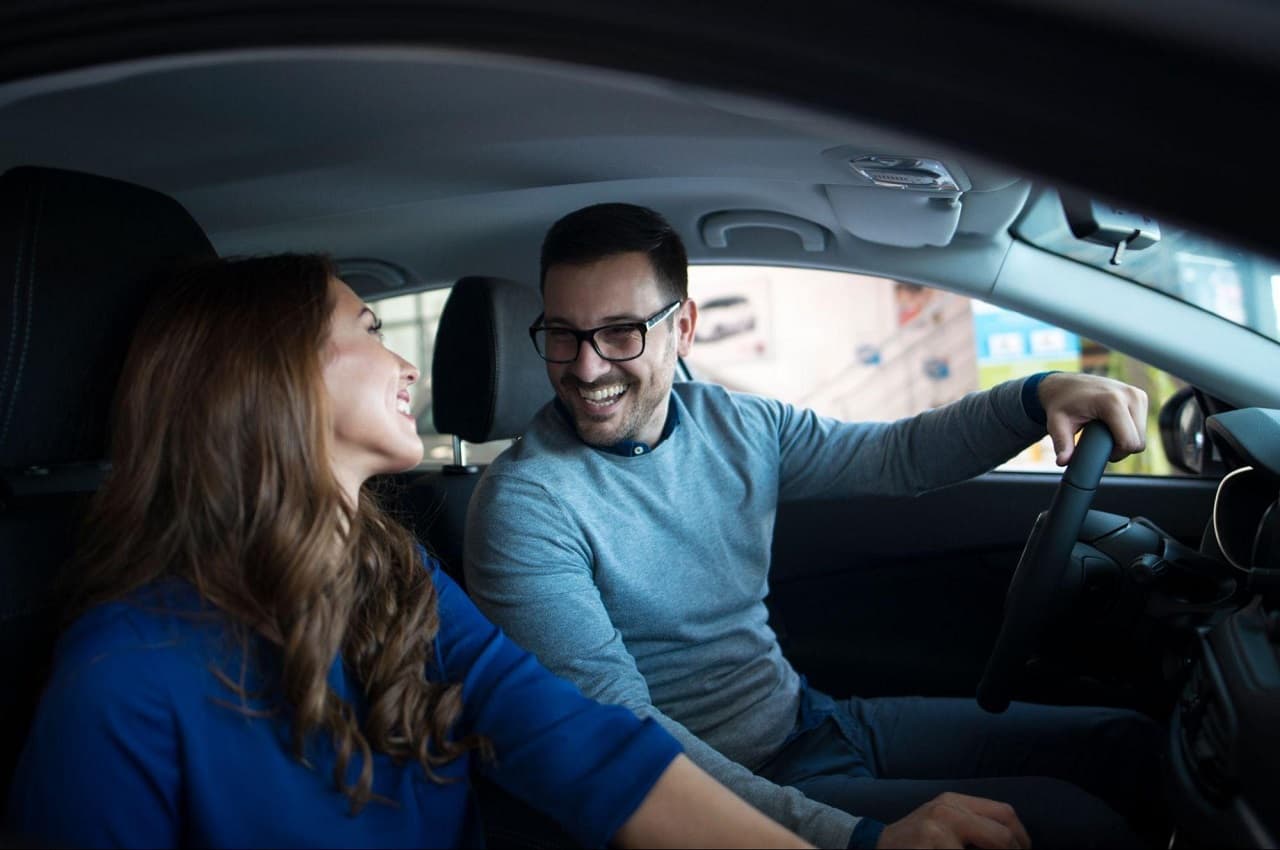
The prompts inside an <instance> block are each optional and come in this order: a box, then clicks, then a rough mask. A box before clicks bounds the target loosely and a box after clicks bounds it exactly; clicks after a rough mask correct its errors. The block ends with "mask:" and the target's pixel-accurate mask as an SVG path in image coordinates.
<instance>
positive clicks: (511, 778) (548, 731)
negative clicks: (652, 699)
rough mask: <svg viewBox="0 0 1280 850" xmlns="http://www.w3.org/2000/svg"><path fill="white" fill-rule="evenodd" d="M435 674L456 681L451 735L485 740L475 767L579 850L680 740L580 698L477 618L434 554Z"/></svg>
mask: <svg viewBox="0 0 1280 850" xmlns="http://www.w3.org/2000/svg"><path fill="white" fill-rule="evenodd" d="M430 564H431V575H432V579H433V581H434V582H435V585H436V589H437V591H438V594H439V609H440V631H439V633H438V635H437V648H438V651H439V658H440V662H441V664H442V665H443V668H444V670H443V675H444V677H445V678H446V679H448V680H451V681H461V682H462V706H463V708H462V717H461V723H460V731H461V732H462V733H463V734H467V733H476V734H479V735H483V736H484V737H486V738H488V739H489V741H490V742H491V743H492V744H493V748H494V754H495V759H494V761H493V762H492V763H490V764H487V765H484V769H485V771H486V772H487V773H488V774H489V775H490V776H491V777H492V778H493V779H494V781H496V782H497V783H498V784H500V785H502V786H503V787H504V788H506V790H508V791H509V792H511V793H512V794H514V795H516V796H517V797H520V798H521V799H523V800H525V801H526V802H528V803H529V804H530V805H532V806H534V807H535V808H537V809H539V810H541V811H543V812H544V813H546V814H547V815H549V816H551V817H552V818H554V819H555V820H557V821H559V822H560V824H562V825H563V826H564V827H565V829H567V830H569V832H570V833H571V834H572V835H573V836H574V837H575V838H576V839H577V840H578V841H580V842H581V843H582V844H583V845H584V846H588V847H596V846H604V845H605V844H606V843H607V842H608V841H609V840H610V839H611V838H612V837H613V834H614V833H615V832H617V830H618V829H619V828H620V827H621V826H622V825H623V824H624V823H625V822H626V820H627V819H628V818H629V817H631V815H632V814H633V813H634V812H635V810H636V809H637V808H639V806H640V803H641V802H643V800H644V798H645V797H646V796H647V795H648V793H649V791H650V790H651V789H652V788H653V786H654V784H655V783H656V782H657V781H658V778H659V777H660V776H661V775H662V773H663V772H664V771H665V770H666V769H667V767H668V766H669V765H670V764H671V762H672V760H674V759H675V757H676V756H677V755H679V754H680V745H679V744H678V743H676V741H675V740H673V739H672V737H671V736H670V735H668V734H667V733H666V732H664V731H663V730H662V728H661V726H659V725H658V724H657V723H655V722H654V721H651V720H650V721H641V720H639V719H638V718H636V717H635V715H634V714H632V713H631V712H629V711H627V710H626V709H623V708H620V707H618V706H611V705H600V704H599V703H597V702H595V701H593V700H590V699H587V698H586V697H584V696H583V695H582V693H581V692H580V691H579V690H578V689H577V688H576V687H574V686H573V685H572V684H570V683H569V682H567V681H565V680H564V679H561V678H559V677H556V676H554V675H552V674H551V673H550V672H549V671H548V670H547V669H546V668H545V667H543V666H542V665H541V664H539V663H538V661H537V659H535V658H534V657H533V656H532V655H530V654H529V653H528V652H525V651H524V650H522V649H521V648H520V647H518V646H517V645H516V644H515V643H513V642H512V641H511V640H509V639H508V638H507V636H506V635H505V634H503V633H502V631H501V630H499V629H498V628H497V627H496V626H495V625H493V623H491V622H490V621H489V620H487V619H485V617H484V616H483V615H482V614H481V613H480V611H479V610H477V608H476V607H475V605H474V604H473V603H472V602H471V600H470V599H468V598H467V596H466V594H464V593H463V592H462V590H461V589H460V588H459V587H458V586H457V585H456V584H455V583H454V582H453V580H452V579H450V578H449V577H448V576H447V575H445V573H444V572H443V571H442V570H441V569H440V567H439V564H438V563H436V562H435V561H434V560H433V561H431V562H430Z"/></svg>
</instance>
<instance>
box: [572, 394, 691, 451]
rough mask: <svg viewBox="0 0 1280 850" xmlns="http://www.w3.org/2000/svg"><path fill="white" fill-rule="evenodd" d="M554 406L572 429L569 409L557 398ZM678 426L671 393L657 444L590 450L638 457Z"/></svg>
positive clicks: (623, 444) (624, 442)
mask: <svg viewBox="0 0 1280 850" xmlns="http://www.w3.org/2000/svg"><path fill="white" fill-rule="evenodd" d="M554 404H555V408H556V410H557V411H559V413H560V417H561V418H562V419H563V420H564V421H565V422H566V423H567V424H568V425H569V427H570V428H573V414H571V413H570V412H569V408H567V407H565V405H564V402H562V401H561V400H560V397H559V396H557V397H556V399H555V402H554ZM678 424H680V413H679V409H678V408H677V405H676V404H675V393H672V394H671V396H670V398H669V399H668V400H667V421H666V422H665V423H663V426H662V434H661V435H659V437H658V442H657V443H654V444H653V445H652V446H651V445H649V444H648V443H642V442H640V441H639V440H622V441H621V442H618V443H614V444H613V445H612V446H592V447H591V448H593V449H599V450H600V451H602V452H608V453H609V454H612V455H619V456H621V457H639V456H640V455H647V454H648V453H649V452H651V451H653V450H654V448H656V447H657V446H658V444H659V443H661V442H662V441H663V440H665V439H666V438H667V437H670V436H671V432H672V431H674V430H675V429H676V425H678ZM573 433H574V436H577V435H578V430H577V429H576V428H573ZM578 439H579V440H581V439H582V438H581V437H578Z"/></svg>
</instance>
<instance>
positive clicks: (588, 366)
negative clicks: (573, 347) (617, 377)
mask: <svg viewBox="0 0 1280 850" xmlns="http://www.w3.org/2000/svg"><path fill="white" fill-rule="evenodd" d="M612 367H613V365H612V364H611V363H610V362H609V361H608V360H605V359H604V358H603V357H601V356H600V355H599V354H597V353H596V348H595V346H594V345H592V344H591V340H588V339H584V340H582V341H581V342H579V343H578V359H576V360H574V361H573V363H572V364H570V369H571V370H572V371H573V376H574V377H575V378H577V379H578V380H579V381H582V382H583V383H588V384H589V383H591V382H592V381H594V380H595V379H596V378H598V377H600V376H601V375H603V374H604V373H605V372H608V371H609V370H610V369H611V368H612Z"/></svg>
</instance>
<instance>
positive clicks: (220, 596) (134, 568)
mask: <svg viewBox="0 0 1280 850" xmlns="http://www.w3.org/2000/svg"><path fill="white" fill-rule="evenodd" d="M379 327H380V323H379V322H378V320H377V318H376V317H375V316H374V314H373V313H372V311H371V310H370V309H369V308H368V307H366V306H365V305H364V304H363V303H361V301H360V299H359V298H358V297H357V296H356V295H355V293H353V292H352V291H351V289H350V288H348V287H347V286H346V285H345V284H343V283H342V282H341V281H339V280H338V279H337V278H336V277H334V275H333V272H332V269H331V266H330V265H329V263H328V262H327V261H326V260H324V259H323V258H320V257H312V256H280V257H271V258H261V259H251V260H239V261H221V262H217V263H210V264H207V265H204V266H201V267H198V268H195V269H192V270H191V271H190V272H188V273H187V274H186V275H185V276H184V277H183V278H182V279H181V280H179V281H177V282H176V285H174V286H173V287H172V288H170V289H168V290H167V291H165V292H164V293H163V294H162V295H161V296H160V297H159V298H158V300H157V301H156V302H155V303H154V304H153V305H152V307H151V308H150V309H149V310H148V312H147V314H146V316H145V317H144V318H143V319H142V321H141V323H140V325H139V328H138V330H137V333H136V336H135V339H134V342H133V346H132V348H131V350H130V353H129V356H128V359H127V361H126V364H125V367H124V372H123V375H122V377H121V384H120V389H119V392H118V398H117V409H116V419H115V430H114V435H113V445H112V469H113V472H112V475H111V477H110V479H109V481H108V482H107V484H106V485H105V486H104V488H103V490H102V491H101V492H100V493H99V494H98V497H97V498H96V500H95V502H94V505H93V507H92V509H91V511H90V516H89V520H88V524H87V532H86V536H85V539H84V541H83V543H82V545H81V547H80V550H79V554H78V556H77V558H76V563H75V564H74V565H73V575H75V576H76V579H77V581H78V591H77V595H76V602H75V605H74V606H73V609H72V610H73V612H74V613H75V614H76V615H77V616H76V619H75V620H74V622H73V623H72V624H71V626H70V627H69V628H68V629H67V631H66V632H65V633H64V635H63V636H62V638H61V640H60V642H59V646H58V650H57V656H56V660H55V669H54V672H53V675H52V678H51V681H50V683H49V685H48V687H47V689H46V691H45V694H44V696H43V699H42V702H41V705H40V708H39V711H38V713H37V716H36V720H35V723H34V725H33V728H32V731H31V734H30V737H29V740H28V744H27V749H26V751H25V753H24V754H23V757H22V760H21V762H20V764H19V767H18V772H17V775H16V776H15V780H14V783H13V792H12V796H11V799H10V803H9V817H10V828H11V829H13V830H15V831H17V832H18V833H19V834H25V835H28V836H30V837H32V838H34V839H36V840H41V841H46V842H51V843H54V844H59V845H62V844H66V845H83V846H88V845H145V846H175V845H180V844H181V845H186V844H198V845H218V846H246V845H252V846H281V845H314V846H319V845H338V846H356V845H366V846H367V845H378V846H409V845H414V846H461V845H471V844H476V843H478V842H479V840H480V830H479V825H478V822H477V820H476V812H475V806H474V803H473V800H472V792H471V790H470V787H469V785H468V782H467V776H468V772H469V770H470V769H471V768H472V767H473V766H475V765H476V764H477V762H479V764H480V766H481V767H482V769H484V770H485V771H487V772H488V773H489V774H490V775H491V776H492V777H493V778H494V779H495V780H497V781H498V782H499V783H501V784H502V785H504V786H505V787H506V788H507V789H508V790H510V791H512V792H513V793H515V794H516V795H518V796H520V797H523V798H525V799H526V800H528V801H530V802H531V803H533V804H534V805H536V806H538V807H539V808H542V809H544V810H546V811H548V812H549V813H551V814H552V815H553V816H555V817H556V818H557V819H558V820H560V821H561V822H562V823H563V824H564V825H565V826H566V828H568V829H569V830H570V831H571V832H573V834H574V835H575V837H576V838H577V839H578V840H579V841H581V842H583V843H584V844H588V845H597V844H604V843H606V842H609V841H613V842H615V843H617V844H621V845H645V846H658V845H661V844H681V845H692V844H704V843H709V842H714V843H721V844H727V843H740V844H743V845H750V846H763V845H764V844H766V843H767V844H772V845H776V846H804V845H803V844H802V842H800V840H799V839H798V838H797V837H796V836H794V835H793V834H791V833H790V832H787V831H786V830H784V829H782V828H781V827H779V826H778V825H777V824H775V823H773V822H772V821H769V820H767V819H766V818H764V817H763V816H762V815H760V814H759V813H758V812H756V811H755V810H754V809H751V808H750V807H749V806H747V805H746V804H745V803H743V802H742V801H741V800H739V799H738V798H737V797H735V796H733V795H732V794H730V793H729V792H728V791H727V790H725V789H724V788H723V787H722V786H720V785H718V784H717V783H715V782H714V781H713V780H712V779H711V778H710V777H708V776H707V775H706V774H705V773H702V772H701V771H700V770H699V769H698V768H696V767H695V766H694V765H693V764H692V762H690V761H689V760H688V759H687V758H685V757H684V756H683V755H680V754H679V748H678V746H677V745H676V743H675V741H674V740H673V739H671V738H670V737H669V736H668V735H667V734H666V733H665V732H664V731H663V730H662V729H661V728H660V727H658V726H657V725H655V724H654V723H653V722H652V721H645V722H641V721H639V720H637V719H636V718H635V717H634V716H633V715H631V714H630V712H628V711H626V710H624V709H621V708H617V707H605V706H600V705H598V704H596V703H593V702H591V701H589V700H586V699H585V698H583V697H582V696H581V695H580V694H579V693H578V692H577V691H576V690H575V689H574V688H573V687H572V686H570V685H568V684H566V683H564V682H562V681H561V680H559V679H556V678H555V677H553V676H552V675H551V674H550V673H548V672H547V671H545V670H544V669H543V668H542V667H540V666H539V665H538V664H537V662H536V661H535V660H534V659H533V657H532V656H530V655H528V654H527V653H524V652H523V651H521V650H520V649H518V648H517V647H516V646H514V645H513V644H511V643H510V642H509V641H507V640H506V639H505V638H504V637H503V635H502V634H501V633H500V632H499V631H498V630H497V629H496V628H495V627H494V626H492V625H491V624H489V623H488V622H487V621H485V620H484V619H483V617H482V616H481V615H480V614H479V613H478V612H477V611H476V609H475V608H474V607H473V606H472V605H471V603H470V602H469V601H468V600H467V598H466V597H465V595H464V594H463V593H462V592H461V590H460V589H459V588H458V587H457V586H456V585H455V584H454V583H453V582H452V581H450V580H449V579H448V578H447V577H446V576H445V575H444V574H443V573H442V572H441V571H440V569H439V565H438V564H436V563H435V562H434V560H432V559H429V558H426V556H425V553H424V552H423V551H422V550H421V549H420V547H418V546H417V544H416V543H415V542H414V540H413V539H412V537H411V536H410V535H409V534H408V533H407V532H405V531H404V530H403V529H401V528H400V527H399V526H397V525H396V524H395V523H393V522H391V521H389V520H388V519H387V518H386V517H385V516H384V515H383V514H382V513H380V512H379V511H378V509H377V508H376V507H375V506H374V505H373V504H372V502H371V501H370V499H369V497H368V496H367V494H365V493H364V491H363V489H362V487H363V485H364V483H365V482H366V481H367V480H368V479H369V478H370V477H371V476H374V475H377V474H381V473H388V472H395V471H399V470H403V469H407V468H409V467H412V466H413V465H414V464H416V463H417V462H418V461H419V460H420V459H421V456H422V444H421V442H420V441H419V439H418V435H417V433H416V428H415V425H414V420H413V418H412V416H411V415H410V413H409V398H410V397H409V388H410V386H411V385H412V384H413V383H414V382H415V381H416V380H417V377H418V373H417V370H416V369H415V367H414V366H413V365H412V364H410V363H408V362H406V361H405V360H403V359H402V358H400V357H398V356H397V355H395V354H394V353H392V352H390V351H388V350H387V349H386V348H384V347H383V345H382V341H381V334H380V332H379Z"/></svg>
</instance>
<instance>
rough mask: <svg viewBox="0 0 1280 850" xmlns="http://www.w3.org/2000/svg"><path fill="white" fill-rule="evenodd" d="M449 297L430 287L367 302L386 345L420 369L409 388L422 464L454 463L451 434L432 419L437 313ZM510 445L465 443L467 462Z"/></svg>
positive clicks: (488, 457) (485, 459) (480, 460)
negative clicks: (432, 370) (440, 428)
mask: <svg viewBox="0 0 1280 850" xmlns="http://www.w3.org/2000/svg"><path fill="white" fill-rule="evenodd" d="M448 298H449V290H448V289H432V290H428V291H426V292H416V293H414V294H412V295H397V296H395V297H394V298H383V299H380V300H378V301H371V302H370V306H371V307H373V310H374V312H375V313H377V315H378V318H379V319H381V320H382V333H383V335H384V338H385V340H386V344H387V347H388V348H390V349H391V350H392V351H394V352H396V353H397V354H399V355H400V356H401V357H404V358H405V359H406V360H409V361H411V362H412V363H413V364H414V365H415V366H417V367H418V369H419V378H418V383H417V384H415V385H414V386H413V387H412V388H411V389H410V392H411V393H412V395H413V405H412V408H411V409H412V410H413V414H414V417H415V418H416V419H417V423H418V435H419V436H420V437H421V438H422V446H423V449H424V452H423V459H422V462H423V465H425V466H444V465H445V464H450V463H453V437H452V436H451V435H449V434H439V433H437V432H436V430H435V425H434V424H433V422H432V418H431V357H432V355H433V354H434V353H435V342H436V330H437V329H438V328H439V326H440V313H441V311H442V310H444V302H445V301H446V300H447V299H448ZM510 444H511V441H510V440H494V441H493V442H489V443H468V444H467V461H468V462H469V463H488V462H489V461H491V460H493V459H494V458H495V457H497V456H498V455H499V454H500V453H501V452H502V450H503V449H505V448H506V447H507V446H509V445H510Z"/></svg>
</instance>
